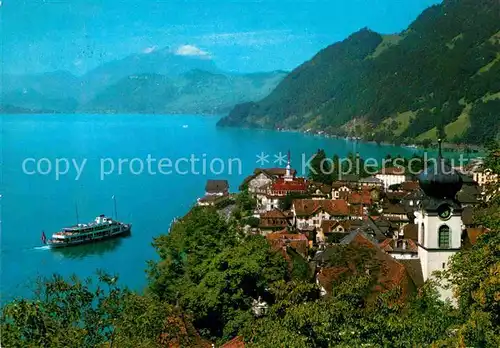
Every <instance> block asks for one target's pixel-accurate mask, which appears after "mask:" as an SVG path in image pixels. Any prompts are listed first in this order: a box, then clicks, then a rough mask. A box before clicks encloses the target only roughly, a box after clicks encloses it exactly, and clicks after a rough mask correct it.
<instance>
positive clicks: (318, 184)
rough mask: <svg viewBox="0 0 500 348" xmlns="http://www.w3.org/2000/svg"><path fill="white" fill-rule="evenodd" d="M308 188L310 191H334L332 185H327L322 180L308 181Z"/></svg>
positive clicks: (327, 192)
mask: <svg viewBox="0 0 500 348" xmlns="http://www.w3.org/2000/svg"><path fill="white" fill-rule="evenodd" d="M308 189H309V191H311V190H314V191H316V190H320V191H321V193H324V194H329V193H331V192H332V187H331V186H330V185H326V184H323V183H321V182H313V181H310V182H309V183H308Z"/></svg>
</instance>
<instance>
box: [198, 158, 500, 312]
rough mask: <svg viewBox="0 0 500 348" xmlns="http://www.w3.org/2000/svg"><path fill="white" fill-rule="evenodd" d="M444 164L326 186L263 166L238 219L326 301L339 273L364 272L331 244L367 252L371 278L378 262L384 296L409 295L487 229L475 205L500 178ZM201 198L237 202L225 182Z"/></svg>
mask: <svg viewBox="0 0 500 348" xmlns="http://www.w3.org/2000/svg"><path fill="white" fill-rule="evenodd" d="M438 163H441V164H442V166H436V167H442V168H437V170H436V168H429V169H428V172H427V173H422V174H420V175H419V176H417V175H415V176H414V175H410V174H407V170H405V168H404V167H387V168H383V169H381V170H379V171H378V172H377V173H376V174H375V175H373V176H369V177H364V178H361V177H359V176H358V175H353V174H348V175H343V176H341V177H339V178H338V180H336V181H334V182H333V183H332V184H331V185H327V184H324V183H319V182H314V181H312V180H308V178H304V177H298V176H297V174H296V171H295V170H294V169H292V167H291V163H290V160H288V163H287V166H286V168H257V169H255V170H254V172H253V173H252V174H251V175H250V176H248V177H247V178H245V180H244V181H243V183H242V184H241V185H240V187H239V191H240V193H239V194H238V195H245V197H246V198H247V199H248V200H250V201H251V202H252V205H251V209H250V211H248V213H247V214H248V216H245V214H244V213H243V214H241V212H239V213H238V214H240V216H239V217H240V219H241V221H245V223H244V225H245V229H246V232H247V233H251V234H260V235H263V236H265V237H266V239H267V240H268V241H269V242H270V244H271V245H272V246H273V247H274V248H275V249H276V250H279V251H280V252H281V253H282V254H283V256H284V257H285V259H287V260H288V261H290V263H292V262H293V259H296V258H297V257H299V258H302V260H304V261H305V262H307V264H308V267H309V268H310V269H313V272H314V277H315V281H316V283H317V284H318V286H319V287H320V289H321V292H322V294H323V295H326V294H328V293H329V292H330V291H332V284H333V283H334V282H335V280H336V279H338V278H339V277H340V276H341V275H342V274H343V273H345V272H349V271H354V272H356V271H359V269H357V270H356V269H355V268H357V267H358V266H359V264H358V265H354V263H353V262H348V263H347V264H346V267H338V266H335V267H330V265H331V263H330V262H329V259H330V258H331V257H335V255H333V253H334V252H333V250H337V249H335V248H334V247H335V246H342V245H343V246H349V245H354V246H356V247H357V248H358V249H359V248H361V249H367V250H368V251H369V253H368V254H367V255H369V258H371V259H372V260H358V261H359V262H358V263H361V265H365V268H367V269H365V271H366V272H370V270H369V269H368V266H367V265H368V264H370V261H375V263H376V264H378V266H379V269H378V271H377V272H378V273H377V274H376V275H375V276H376V277H377V280H378V284H379V285H378V286H379V287H381V288H380V289H378V290H380V291H385V290H390V289H393V288H396V287H400V288H401V289H402V296H405V294H408V293H410V292H412V291H414V290H415V289H418V288H419V287H420V286H422V285H423V284H424V282H425V281H426V280H427V279H429V278H431V277H432V275H433V272H434V271H440V270H444V269H446V267H447V262H448V259H449V257H451V255H453V254H454V253H456V252H458V251H459V250H460V249H461V248H466V247H470V246H471V245H472V244H474V243H475V241H476V240H477V238H478V236H479V235H481V234H482V233H485V232H487V229H485V228H484V227H482V226H476V225H475V224H474V222H473V208H474V207H475V206H477V205H479V204H481V202H482V201H484V200H485V199H486V197H487V195H486V193H485V187H486V186H487V185H488V184H490V183H493V182H497V181H498V177H497V176H496V175H493V174H491V171H489V170H488V169H484V168H483V166H482V165H481V163H480V161H472V162H471V163H470V164H469V165H468V166H467V167H463V168H448V169H449V170H448V171H443V169H446V168H447V166H448V165H447V164H446V162H445V160H444V159H443V158H442V155H441V154H440V155H439V158H438ZM426 177H427V179H428V180H427V181H425V178H426ZM423 178H424V179H423ZM423 181H424V182H423ZM205 191H206V194H205V196H204V197H202V198H200V199H198V202H197V205H198V206H215V207H217V208H218V209H219V211H224V210H225V211H226V214H228V212H230V211H231V210H227V209H228V208H227V207H228V206H231V205H232V204H234V200H233V197H234V195H233V194H230V193H229V192H230V191H229V184H228V181H227V180H208V181H207V184H206V188H205ZM364 257H365V258H366V255H365V256H364ZM362 267H363V266H362ZM440 294H441V297H442V299H443V300H444V299H450V300H452V294H451V290H449V289H445V288H444V287H443V288H440ZM255 308H260V307H259V304H258V303H256V307H255Z"/></svg>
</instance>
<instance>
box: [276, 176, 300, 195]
mask: <svg viewBox="0 0 500 348" xmlns="http://www.w3.org/2000/svg"><path fill="white" fill-rule="evenodd" d="M271 190H272V191H288V192H305V191H306V190H307V182H306V181H305V179H304V178H295V179H293V180H292V181H285V180H284V179H278V180H276V182H274V183H273V184H272V185H271Z"/></svg>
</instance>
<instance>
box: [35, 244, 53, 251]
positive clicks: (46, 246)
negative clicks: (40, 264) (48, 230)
mask: <svg viewBox="0 0 500 348" xmlns="http://www.w3.org/2000/svg"><path fill="white" fill-rule="evenodd" d="M49 249H50V247H49V246H48V245H44V246H39V247H34V248H33V250H49Z"/></svg>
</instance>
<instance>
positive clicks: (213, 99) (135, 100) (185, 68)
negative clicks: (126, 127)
mask: <svg viewBox="0 0 500 348" xmlns="http://www.w3.org/2000/svg"><path fill="white" fill-rule="evenodd" d="M285 75H286V73H285V72H282V71H276V72H269V73H254V74H240V75H235V74H229V73H224V72H222V71H220V70H219V69H218V68H217V67H216V65H215V63H214V62H213V60H211V59H209V58H208V57H205V56H201V57H200V56H181V55H177V54H175V52H172V51H171V50H170V49H168V48H167V49H163V50H158V51H153V52H151V53H147V54H146V53H144V54H134V55H130V56H128V57H125V58H123V59H120V60H115V61H111V62H108V63H105V64H103V65H101V66H99V67H97V68H96V69H93V70H92V71H90V72H88V73H86V74H85V75H83V76H81V77H77V76H74V75H72V74H71V73H69V72H66V71H55V72H50V73H44V74H33V75H2V76H1V84H0V96H1V98H0V112H2V113H8V112H9V110H33V111H36V110H44V111H47V110H52V111H53V112H63V113H74V112H95V113H117V112H120V113H220V112H228V111H229V110H230V109H231V108H232V107H233V106H234V105H236V104H238V103H242V102H247V101H255V100H259V99H262V98H263V97H265V96H266V95H267V94H268V93H270V92H271V91H272V90H273V89H274V87H275V86H276V85H277V84H278V83H279V82H280V81H281V80H282V79H283V78H284V76H285Z"/></svg>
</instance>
